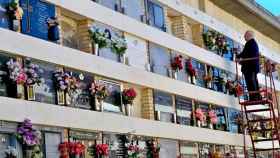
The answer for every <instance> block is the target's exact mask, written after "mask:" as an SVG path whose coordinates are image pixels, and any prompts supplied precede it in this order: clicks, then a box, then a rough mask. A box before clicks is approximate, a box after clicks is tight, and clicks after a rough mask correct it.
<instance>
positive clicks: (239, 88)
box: [235, 82, 244, 97]
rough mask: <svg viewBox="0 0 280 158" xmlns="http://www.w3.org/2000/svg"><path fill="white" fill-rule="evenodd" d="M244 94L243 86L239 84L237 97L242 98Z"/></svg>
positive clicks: (236, 90)
mask: <svg viewBox="0 0 280 158" xmlns="http://www.w3.org/2000/svg"><path fill="white" fill-rule="evenodd" d="M243 94H244V91H243V87H242V85H241V84H240V83H239V82H237V83H236V85H235V96H237V97H240V96H242V95H243Z"/></svg>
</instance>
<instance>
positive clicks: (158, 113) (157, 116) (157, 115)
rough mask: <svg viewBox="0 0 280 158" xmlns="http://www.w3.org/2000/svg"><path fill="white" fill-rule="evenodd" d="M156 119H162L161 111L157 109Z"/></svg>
mask: <svg viewBox="0 0 280 158" xmlns="http://www.w3.org/2000/svg"><path fill="white" fill-rule="evenodd" d="M156 120H157V121H160V111H156Z"/></svg>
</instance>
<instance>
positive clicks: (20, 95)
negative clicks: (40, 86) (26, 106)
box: [17, 84, 24, 99]
mask: <svg viewBox="0 0 280 158" xmlns="http://www.w3.org/2000/svg"><path fill="white" fill-rule="evenodd" d="M17 98H20V99H24V85H23V84H17Z"/></svg>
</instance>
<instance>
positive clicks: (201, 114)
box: [194, 108, 206, 126]
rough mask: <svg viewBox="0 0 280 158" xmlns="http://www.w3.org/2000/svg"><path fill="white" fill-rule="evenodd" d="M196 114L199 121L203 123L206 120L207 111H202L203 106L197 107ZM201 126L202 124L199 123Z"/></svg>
mask: <svg viewBox="0 0 280 158" xmlns="http://www.w3.org/2000/svg"><path fill="white" fill-rule="evenodd" d="M194 116H195V118H196V119H197V121H199V122H200V123H203V122H205V121H206V115H205V113H204V112H203V111H202V109H201V108H197V109H196V110H195V112H194ZM199 126H200V125H199Z"/></svg>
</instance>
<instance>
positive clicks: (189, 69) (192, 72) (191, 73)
mask: <svg viewBox="0 0 280 158" xmlns="http://www.w3.org/2000/svg"><path fill="white" fill-rule="evenodd" d="M186 65H187V68H186V71H187V73H188V74H189V80H190V82H191V83H192V84H195V77H196V70H195V69H194V68H193V65H192V60H191V59H189V60H188V61H187V63H186Z"/></svg>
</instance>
